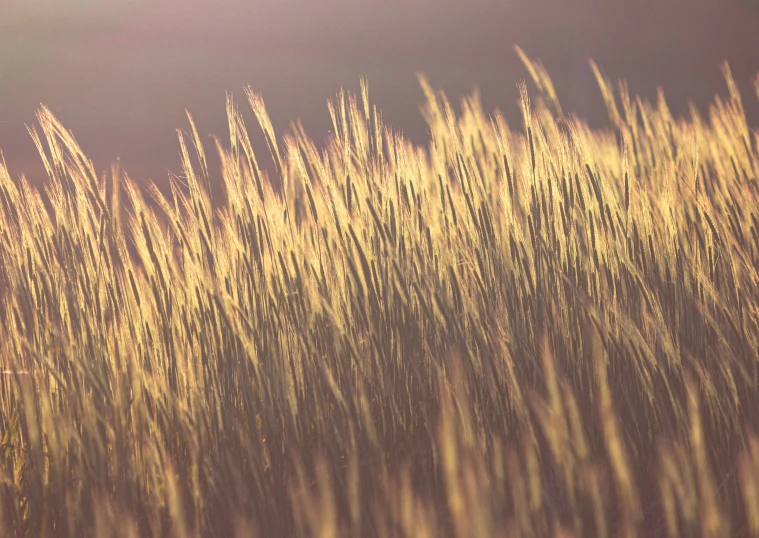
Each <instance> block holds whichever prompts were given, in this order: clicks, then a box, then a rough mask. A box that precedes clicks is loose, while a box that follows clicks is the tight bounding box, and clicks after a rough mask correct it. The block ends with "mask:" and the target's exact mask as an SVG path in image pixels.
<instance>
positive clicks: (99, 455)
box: [0, 51, 759, 538]
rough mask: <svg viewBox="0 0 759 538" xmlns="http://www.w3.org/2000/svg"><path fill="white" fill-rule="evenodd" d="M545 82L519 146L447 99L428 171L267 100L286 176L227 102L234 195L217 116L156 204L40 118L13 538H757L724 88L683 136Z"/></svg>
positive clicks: (9, 207) (734, 137)
mask: <svg viewBox="0 0 759 538" xmlns="http://www.w3.org/2000/svg"><path fill="white" fill-rule="evenodd" d="M519 53H520V55H522V54H521V51H519ZM522 57H523V61H524V62H525V65H526V67H527V69H528V72H529V73H530V76H531V78H532V81H533V82H534V84H535V86H537V88H538V90H537V93H536V94H535V95H533V98H532V101H530V98H529V97H528V93H527V90H526V86H523V87H522V100H521V107H522V115H523V124H522V125H520V126H518V128H514V127H512V126H509V125H508V124H507V122H506V120H505V119H504V118H503V117H502V116H501V115H500V114H493V115H492V116H488V115H486V113H484V112H483V110H482V107H481V105H480V103H479V101H478V98H477V96H476V95H473V96H470V97H469V98H467V99H465V100H464V101H462V106H461V109H460V111H455V110H454V107H453V106H452V105H451V104H450V102H449V101H448V100H447V99H446V98H445V96H444V95H442V94H440V93H438V92H435V91H433V90H432V89H431V88H430V87H429V85H428V84H427V83H426V82H425V81H424V80H421V83H422V87H423V89H424V91H425V94H426V97H427V104H426V106H425V109H424V114H425V117H426V119H427V121H428V124H429V129H430V143H429V146H428V147H426V148H419V147H414V146H412V145H411V144H409V143H407V142H406V141H405V140H404V139H403V138H402V136H400V135H399V134H398V133H396V132H395V131H393V130H392V129H391V128H389V127H386V126H385V125H384V124H383V123H382V120H381V115H380V113H379V111H378V110H376V108H375V107H373V106H372V105H371V104H370V102H369V99H368V91H367V88H366V85H365V84H364V85H362V92H361V94H360V95H359V96H352V95H344V94H341V95H340V96H339V97H338V98H337V99H335V100H334V101H333V102H331V104H330V113H331V115H332V118H333V123H334V128H333V132H334V135H333V137H332V139H331V140H330V142H329V144H328V145H327V146H326V147H325V148H324V149H321V148H317V147H316V145H315V144H314V143H313V142H312V141H311V140H310V139H309V138H308V137H307V136H306V135H305V133H304V132H303V130H302V129H300V128H295V129H293V130H292V132H291V133H290V134H288V135H286V136H284V137H277V136H275V133H274V132H273V129H272V127H271V123H270V121H269V119H268V116H267V113H266V111H265V108H264V104H263V102H262V100H261V98H260V97H259V96H258V95H257V94H255V93H254V92H253V91H251V90H250V89H248V90H247V91H246V94H245V96H246V101H247V103H246V105H245V106H246V108H247V107H248V106H250V107H251V108H252V111H253V112H254V114H255V117H256V118H257V120H258V121H257V122H258V127H257V128H259V127H260V128H261V129H262V130H263V133H264V135H265V138H266V141H267V143H268V146H269V150H270V155H266V156H261V155H259V156H257V155H255V153H254V151H253V149H252V145H251V142H250V139H249V135H248V131H247V128H246V126H245V125H244V123H243V119H242V113H241V112H240V110H239V109H238V106H237V104H236V103H235V101H233V100H232V98H230V99H229V100H228V103H227V112H228V119H229V139H228V143H227V141H226V140H225V142H224V143H222V142H219V143H217V147H216V148H211V149H213V151H217V152H218V153H219V154H220V156H221V163H222V169H221V171H220V175H221V177H222V178H223V181H222V183H223V189H220V188H219V186H218V185H212V184H211V182H212V180H211V179H210V177H212V176H214V177H215V174H216V173H215V172H214V171H209V170H208V166H207V164H206V157H205V155H206V153H205V152H206V151H209V148H203V146H202V144H201V142H200V140H199V137H198V135H197V131H196V129H195V126H194V124H193V122H192V119H191V118H190V117H189V115H188V118H189V126H190V129H189V132H188V133H181V134H180V136H179V142H180V146H181V151H182V155H183V163H184V171H183V174H182V175H181V177H176V178H173V180H172V182H171V187H170V189H167V190H166V191H160V190H159V189H158V188H156V187H155V186H150V187H147V188H145V187H143V186H141V185H138V184H137V183H135V182H133V181H130V180H129V178H128V177H126V176H125V175H124V174H122V173H121V172H120V171H119V170H118V169H117V168H115V167H114V169H113V170H112V173H110V174H104V175H102V176H100V175H98V174H97V173H96V171H95V169H94V168H93V165H92V164H91V162H90V161H89V160H88V159H87V157H86V156H85V154H84V153H83V151H82V150H81V149H80V148H79V146H78V145H77V143H76V142H75V140H74V139H73V137H72V136H71V134H70V133H69V132H68V131H67V130H66V129H65V128H64V127H63V126H62V125H61V124H60V123H59V122H58V121H57V120H56V118H55V117H54V116H53V114H52V113H51V112H50V111H49V110H48V109H46V108H42V109H41V110H40V111H39V113H38V116H37V120H38V124H37V125H36V126H35V127H33V128H31V129H30V133H31V135H32V136H33V138H34V140H35V142H36V143H37V146H38V148H39V150H40V155H41V158H42V159H43V161H44V164H45V167H46V170H47V172H48V175H49V179H48V181H47V183H46V184H45V185H44V189H38V188H36V187H34V186H32V185H30V184H29V183H27V182H26V181H25V180H23V179H22V180H17V179H14V178H11V177H10V176H9V174H8V172H7V169H6V168H5V166H4V165H0V304H1V305H2V307H1V308H0V371H1V372H2V373H1V374H0V443H1V445H0V535H2V536H11V537H16V536H18V537H20V536H48V537H67V536H71V537H79V536H98V537H100V536H102V537H106V536H135V537H136V536H156V537H159V536H177V537H184V536H219V537H222V536H241V537H242V536H266V537H268V536H318V537H323V538H333V537H335V538H336V537H364V536H367V537H374V536H376V537H390V536H407V537H425V536H427V537H435V536H456V537H460V538H465V537H478V536H483V537H484V536H504V537H506V536H508V537H512V536H516V537H533V536H534V537H542V536H551V537H557V538H558V537H563V538H568V537H576V538H580V537H586V536H588V537H593V536H596V537H617V536H620V537H632V536H640V537H656V536H671V537H674V536H689V537H690V536H692V537H699V536H701V537H714V538H723V537H726V536H759V436H757V435H758V434H759V426H758V425H759V407H758V406H759V351H758V350H759V274H758V271H759V132H757V131H756V130H753V131H752V130H751V129H750V127H749V126H748V125H747V122H746V117H745V114H744V111H743V107H742V103H741V96H740V95H739V94H738V91H737V89H736V85H735V83H734V81H733V79H732V77H731V75H730V72H729V69H728V68H727V66H725V68H724V74H725V80H726V82H727V89H728V93H729V97H728V98H724V99H722V98H715V101H714V104H713V106H712V108H711V110H710V111H709V113H708V117H704V116H703V115H700V114H699V113H698V112H697V111H695V110H693V111H692V114H691V116H690V117H688V118H682V119H678V118H673V117H672V115H671V114H670V112H669V111H668V108H667V104H666V102H665V100H664V97H663V95H660V98H659V100H658V101H657V102H656V103H651V102H647V101H645V100H641V99H637V98H634V97H632V96H630V95H629V94H628V92H627V90H626V87H625V85H624V84H619V85H618V86H617V85H614V84H611V83H610V82H608V81H605V80H604V79H603V76H602V75H601V74H600V72H599V71H598V70H597V69H596V68H595V65H593V67H594V70H595V72H596V74H597V77H598V80H599V86H600V88H601V93H602V95H603V98H604V100H605V102H606V104H607V108H608V111H609V126H608V127H607V128H605V129H603V130H591V129H590V128H589V127H588V126H587V125H586V124H584V123H583V122H582V121H581V120H579V119H577V118H576V117H574V116H572V115H570V114H566V113H565V112H564V111H563V110H562V108H561V105H560V104H559V101H558V99H557V97H556V95H555V93H554V91H553V86H552V84H551V82H550V79H549V78H548V76H547V74H546V73H545V71H544V70H543V68H542V67H541V66H540V64H538V63H535V62H532V61H530V60H529V59H528V58H526V57H524V55H522ZM756 90H757V96H759V79H757V82H756ZM757 96H749V97H750V98H751V99H753V98H755V97H757ZM264 158H265V159H266V162H268V163H270V166H269V168H270V169H271V174H268V173H264V172H262V170H261V169H262V166H261V165H260V164H259V161H258V160H257V159H261V164H263V160H262V159H264ZM216 175H218V174H216ZM219 192H223V196H221V195H219V194H218V193H219ZM211 193H213V197H212V196H211Z"/></svg>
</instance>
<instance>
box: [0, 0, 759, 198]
mask: <svg viewBox="0 0 759 538" xmlns="http://www.w3.org/2000/svg"><path fill="white" fill-rule="evenodd" d="M515 44H518V45H520V46H521V47H522V48H523V49H524V50H525V52H526V53H527V54H528V55H529V56H531V57H533V58H536V59H539V60H541V61H542V62H543V64H544V65H545V66H546V68H547V69H548V71H549V73H550V74H551V76H552V78H553V80H554V83H555V85H556V88H557V92H558V94H559V98H560V100H561V101H562V104H563V105H564V108H565V109H566V110H569V111H573V112H576V113H578V114H579V115H580V116H581V117H584V118H586V119H588V120H589V121H591V123H593V124H599V123H602V122H603V121H604V120H605V111H604V108H603V104H602V100H601V97H600V93H599V91H598V89H597V87H596V84H595V81H594V78H593V75H592V72H591V70H590V67H589V65H588V59H589V58H593V59H595V60H596V62H597V63H598V64H599V66H600V67H601V69H602V71H603V72H604V73H605V74H606V76H607V77H609V78H612V79H617V78H619V77H624V78H626V79H627V81H628V82H629V86H630V90H631V92H633V93H638V94H641V95H644V96H646V97H649V98H653V97H655V95H656V88H657V87H658V86H662V87H663V88H664V90H665V92H666V95H667V98H668V102H669V104H670V107H671V109H672V111H673V112H674V113H675V114H683V113H686V112H687V105H688V101H689V100H692V101H693V102H694V103H695V104H696V105H697V106H698V107H699V108H701V109H702V111H705V109H706V106H707V105H708V103H709V102H710V101H711V99H712V97H713V95H714V94H715V93H721V94H724V93H726V91H725V88H724V83H723V81H722V76H721V73H720V69H719V67H720V64H721V62H722V61H723V60H728V61H729V62H730V65H731V68H732V70H733V74H734V76H735V78H736V79H737V81H738V83H739V86H740V88H741V90H742V92H743V95H744V102H745V104H746V108H747V110H748V112H749V115H750V117H751V119H752V120H754V122H755V124H756V121H755V120H756V119H757V117H759V103H757V99H756V95H755V94H754V92H753V89H752V84H751V82H752V80H753V78H754V77H755V76H756V75H757V73H759V6H757V3H756V2H755V1H754V0H637V1H634V2H631V1H614V0H607V1H603V0H565V1H561V2H558V1H555V0H501V1H496V0H468V1H464V0H459V1H453V0H434V1H433V0H352V1H349V0H316V1H308V0H216V1H214V2H211V1H208V0H66V1H60V0H0V149H2V151H3V153H4V155H5V158H6V161H7V163H8V166H9V168H10V169H11V172H12V173H13V174H14V176H15V175H17V174H19V173H22V172H23V173H25V174H27V176H29V177H31V178H32V179H33V180H36V179H37V178H39V177H41V175H42V167H41V163H40V160H39V158H38V156H37V153H36V150H35V148H34V146H33V144H32V142H31V139H30V138H29V136H28V134H27V133H26V128H25V127H24V124H25V123H26V124H31V123H33V121H34V112H35V110H36V108H37V107H38V106H39V104H40V103H44V104H46V105H47V106H49V107H50V108H51V109H52V110H53V111H55V112H56V114H57V116H58V117H59V119H60V120H61V121H63V123H64V124H65V125H66V126H67V127H68V128H70V129H71V130H73V131H74V134H75V136H76V137H77V139H78V140H79V142H80V144H81V145H82V146H83V148H84V150H85V152H87V154H88V155H89V156H90V157H91V158H92V159H93V160H94V162H95V165H96V168H97V169H98V170H99V171H100V170H105V169H107V168H108V167H109V166H110V163H111V162H112V161H113V160H114V159H115V158H116V157H120V158H121V161H122V164H123V167H124V168H125V169H126V170H127V172H129V173H130V175H132V176H133V177H136V178H148V177H149V178H151V179H154V180H155V181H156V182H158V183H159V184H162V183H165V179H166V170H167V169H170V170H173V171H178V170H179V158H178V144H177V140H176V134H175V130H176V129H177V128H180V127H181V128H186V127H187V121H186V118H185V115H184V109H185V108H187V109H189V110H190V112H191V113H192V114H193V116H194V118H195V120H196V122H197V124H198V128H199V130H200V132H201V135H202V136H204V137H206V136H207V135H210V134H217V135H219V136H220V137H221V138H222V140H224V139H225V138H226V134H227V131H226V124H225V113H224V101H225V92H227V91H232V92H234V94H235V96H236V97H237V100H238V101H239V102H242V101H243V97H244V95H243V92H242V88H243V86H244V85H245V84H247V83H250V84H251V85H252V87H253V88H254V89H255V90H256V91H259V92H261V93H262V94H263V96H264V99H265V102H266V104H267V108H268V110H269V112H270V114H271V116H272V120H273V123H274V126H275V128H276V129H277V131H278V133H280V134H281V133H282V132H283V131H284V130H285V129H287V128H288V126H289V124H290V122H291V121H294V120H296V119H300V120H301V121H302V123H303V125H304V127H305V128H306V131H307V133H309V134H310V135H311V136H313V137H314V138H315V139H316V140H317V141H321V140H323V137H324V135H325V134H326V133H327V130H328V129H329V127H330V120H329V114H328V112H327V107H326V101H327V99H329V98H331V97H333V96H334V95H335V94H336V93H337V92H338V91H339V89H340V87H341V86H342V87H345V88H346V89H349V90H354V91H355V90H357V89H358V86H359V79H360V77H361V76H366V77H367V79H368V81H369V88H370V97H371V99H372V100H373V101H374V103H376V104H377V105H378V106H379V107H380V108H381V109H382V110H383V115H384V119H385V121H386V123H388V124H390V125H392V126H393V127H398V128H401V129H403V131H404V132H405V133H406V134H407V135H409V136H410V137H411V138H412V140H414V141H416V142H423V141H425V137H426V129H425V124H424V121H423V119H422V116H421V114H420V113H419V107H420V105H421V104H422V102H423V96H422V92H421V90H420V89H419V86H418V83H417V79H416V73H417V72H420V73H424V74H425V75H426V76H427V77H428V78H429V80H430V82H431V83H432V84H433V86H435V87H436V88H440V89H443V90H444V91H446V93H447V94H448V96H449V97H450V98H451V99H452V100H454V102H458V99H459V97H461V96H463V95H465V94H468V93H469V92H471V90H472V89H473V88H474V87H475V86H477V87H478V88H479V89H480V92H481V95H482V100H483V103H484V105H485V107H486V110H487V111H490V110H492V109H494V108H495V107H498V108H500V109H501V110H502V111H503V112H504V113H505V114H506V116H507V117H508V118H509V119H510V120H512V121H513V122H518V118H519V113H518V107H517V90H516V84H517V82H518V81H520V80H522V79H525V78H527V73H526V71H525V69H524V68H523V66H522V65H521V63H520V61H519V59H518V57H517V55H516V54H515V53H514V51H513V46H514V45H515ZM248 117H249V118H250V120H249V126H250V127H251V131H253V132H255V129H253V128H252V127H254V124H253V123H252V114H248ZM204 140H206V141H208V142H209V143H210V142H211V139H210V138H204ZM209 149H211V148H210V147H209ZM209 153H213V151H210V152H209Z"/></svg>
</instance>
